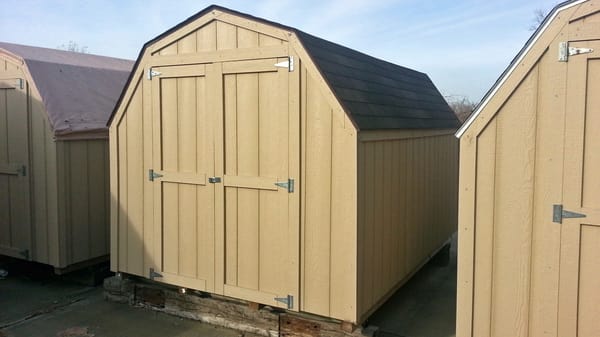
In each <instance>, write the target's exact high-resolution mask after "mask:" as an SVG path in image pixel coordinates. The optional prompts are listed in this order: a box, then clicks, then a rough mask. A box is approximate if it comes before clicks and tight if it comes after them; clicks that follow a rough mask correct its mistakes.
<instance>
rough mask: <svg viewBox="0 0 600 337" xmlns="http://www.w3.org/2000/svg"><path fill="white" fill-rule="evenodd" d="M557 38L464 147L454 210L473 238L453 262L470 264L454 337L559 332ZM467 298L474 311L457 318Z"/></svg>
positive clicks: (560, 66) (560, 94)
mask: <svg viewBox="0 0 600 337" xmlns="http://www.w3.org/2000/svg"><path fill="white" fill-rule="evenodd" d="M562 40H564V37H559V38H557V39H555V40H552V41H550V42H549V43H550V46H551V47H550V49H549V50H548V51H547V52H545V53H544V54H542V56H541V57H540V59H539V60H537V62H536V63H534V65H533V66H532V67H531V69H530V70H529V71H528V73H527V74H526V75H525V76H524V77H523V79H522V81H521V82H520V83H519V84H518V86H517V87H516V88H515V89H514V91H513V92H512V93H510V95H509V96H508V98H507V100H506V101H505V102H503V104H501V106H500V107H499V108H498V110H496V112H495V113H494V114H495V117H493V118H492V119H491V121H489V122H488V124H487V125H486V126H485V127H484V128H483V129H482V130H481V131H480V132H479V133H478V134H476V135H475V136H474V137H473V135H471V134H469V135H466V134H465V137H464V138H463V139H462V140H461V146H463V149H464V151H463V153H461V160H463V161H465V162H463V165H464V168H465V169H466V168H467V167H468V166H469V163H468V162H470V161H471V160H475V161H476V165H475V166H474V167H476V170H474V171H473V172H472V175H473V177H474V179H475V186H474V192H475V193H474V200H469V199H467V198H464V199H463V196H461V209H464V210H468V209H471V210H473V211H474V213H473V212H471V211H465V212H463V211H461V215H460V224H461V227H465V228H466V229H467V230H468V231H469V232H465V234H464V235H469V234H467V233H473V235H474V250H473V254H472V255H471V254H468V252H467V250H466V246H465V248H463V246H464V244H459V251H460V250H461V249H463V250H462V254H463V255H460V254H459V264H464V265H467V264H469V261H468V260H469V259H473V264H472V266H473V274H472V275H473V276H472V277H473V278H472V282H473V283H472V285H470V286H469V285H468V283H469V280H468V276H467V275H466V274H460V273H459V293H458V297H459V307H458V308H459V311H458V321H459V322H460V324H459V325H460V329H459V331H457V336H478V337H479V336H482V337H485V336H523V337H526V336H556V334H557V324H556V321H557V312H558V305H559V304H558V296H557V294H558V286H559V284H558V272H557V268H558V265H559V259H560V254H559V253H560V249H559V247H560V226H559V225H556V224H553V223H552V216H551V215H552V204H555V203H560V201H561V200H562V186H563V182H562V169H563V167H562V165H563V156H564V154H563V150H562V146H563V141H564V121H565V111H564V106H565V95H564V92H565V86H566V76H567V72H566V69H567V65H566V63H559V62H556V56H555V55H556V53H557V49H556V46H557V45H558V42H560V41H562ZM471 137H473V138H471ZM469 139H473V140H474V141H472V142H469V141H468V140H469ZM468 153H472V154H473V156H468ZM463 154H464V156H463ZM461 170H463V169H462V168H461ZM465 172H466V171H465ZM463 173H464V172H461V177H462V174H463ZM465 174H466V173H465ZM466 179H467V177H465V180H466ZM461 184H462V183H461ZM463 187H465V188H466V184H465V185H463ZM461 191H462V189H461ZM465 191H466V190H465ZM473 205H476V211H475V208H473ZM473 217H474V218H473ZM469 218H473V220H469ZM471 230H472V232H471ZM461 235H463V234H462V232H461ZM461 240H462V242H464V243H465V244H466V242H467V241H468V240H466V239H461ZM459 269H460V268H459ZM461 284H464V285H466V286H465V287H460V285H461ZM469 292H470V294H469ZM466 296H470V297H471V298H472V299H473V300H472V301H473V302H472V303H473V304H472V305H473V307H472V312H468V311H466V310H464V309H463V310H461V305H460V299H461V298H466ZM469 321H470V322H471V327H470V328H469V327H468V326H467V324H469V323H468V322H469Z"/></svg>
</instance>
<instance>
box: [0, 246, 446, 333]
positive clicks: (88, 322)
mask: <svg viewBox="0 0 600 337" xmlns="http://www.w3.org/2000/svg"><path fill="white" fill-rule="evenodd" d="M455 247H456V241H455V240H454V242H453V246H452V249H451V250H450V263H448V264H446V265H443V264H440V261H439V259H438V260H436V259H433V260H432V261H431V262H430V263H428V264H426V265H425V266H424V267H423V269H421V271H419V272H418V273H417V274H416V275H415V276H414V277H413V278H412V279H411V280H410V281H409V282H408V283H407V284H406V285H405V286H404V287H402V288H401V289H400V290H399V291H397V292H396V293H395V294H394V295H393V296H392V298H391V299H390V300H389V301H388V302H387V303H386V304H384V305H383V307H381V308H380V309H379V310H378V311H376V312H375V313H374V314H373V316H372V317H371V318H370V319H369V321H368V324H370V325H375V326H378V327H379V328H380V330H379V333H378V334H377V336H378V337H398V336H403V337H451V336H454V335H455V333H454V330H455V325H454V324H455V323H454V321H455V315H456V314H455V306H456V248H455ZM0 269H6V270H8V272H9V275H8V277H7V278H6V279H3V280H2V279H0V337H54V336H56V337H138V336H139V337H165V336H173V337H200V336H202V337H230V336H231V337H239V336H244V335H243V334H242V333H240V332H236V331H233V330H228V329H223V328H216V327H212V326H210V325H207V324H204V323H200V322H197V321H192V320H187V319H181V318H177V317H173V316H170V315H167V314H163V313H158V312H155V311H151V310H148V309H142V308H136V307H131V306H129V305H126V304H117V303H112V302H107V301H104V299H103V297H102V291H103V290H102V287H90V286H84V285H80V284H77V283H75V282H72V281H68V280H66V279H65V278H64V277H58V276H55V275H53V273H52V269H51V268H48V267H47V266H44V265H33V264H30V263H22V262H16V261H15V260H6V259H3V258H1V257H0ZM246 336H248V335H246Z"/></svg>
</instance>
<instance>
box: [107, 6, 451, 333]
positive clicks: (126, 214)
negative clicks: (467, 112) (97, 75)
mask: <svg viewBox="0 0 600 337" xmlns="http://www.w3.org/2000/svg"><path fill="white" fill-rule="evenodd" d="M457 127H458V121H457V119H456V117H455V116H454V114H453V113H452V111H451V110H450V108H449V107H448V105H447V104H446V102H445V101H444V99H443V98H442V96H441V95H440V93H439V92H438V90H437V89H436V87H435V86H434V85H433V83H432V82H431V80H430V79H429V78H428V76H427V75H426V74H423V73H420V72H417V71H414V70H410V69H407V68H404V67H400V66H397V65H394V64H391V63H388V62H385V61H382V60H378V59H376V58H373V57H370V56H368V55H365V54H362V53H359V52H357V51H354V50H351V49H348V48H346V47H342V46H340V45H337V44H334V43H331V42H328V41H325V40H323V39H320V38H317V37H314V36H311V35H309V34H306V33H303V32H301V31H299V30H296V29H294V28H290V27H286V26H282V25H280V24H277V23H273V22H268V21H265V20H262V19H259V18H256V17H252V16H249V15H246V14H242V13H238V12H235V11H232V10H229V9H226V8H222V7H217V6H211V7H208V8H207V9H205V10H203V11H201V12H200V13H198V14H196V15H194V16H192V17H191V18H189V19H188V20H186V21H184V22H182V23H181V24H179V25H178V26H176V27H174V28H173V29H171V30H169V31H167V32H165V33H164V34H162V35H160V36H158V37H157V38H155V39H153V40H152V41H149V42H148V43H146V44H145V45H144V47H143V49H142V51H141V52H140V56H139V58H138V60H137V62H136V66H135V67H134V71H133V72H132V74H131V76H130V78H129V82H128V85H127V86H126V88H125V90H124V92H123V95H122V97H121V99H120V101H119V103H118V105H117V107H116V110H115V112H114V114H113V116H112V121H111V123H110V144H111V145H110V149H111V150H110V155H111V196H112V197H111V200H112V204H111V207H112V210H111V226H112V230H111V232H112V238H111V249H112V250H111V266H112V270H114V271H119V272H124V273H130V274H135V275H139V276H144V277H149V278H151V279H154V280H157V281H161V282H165V283H168V284H172V285H177V286H181V287H187V288H192V289H197V290H201V291H206V292H210V293H215V294H221V295H226V296H230V297H234V298H238V299H243V300H247V301H251V302H258V303H263V304H268V305H270V306H275V307H280V308H285V309H289V310H294V311H302V312H307V313H312V314H318V315H322V316H327V317H333V318H336V319H339V320H344V321H348V322H353V323H359V322H362V321H364V320H365V319H366V318H367V317H368V315H369V314H370V313H371V312H372V311H373V310H375V309H376V308H377V307H378V306H379V305H380V304H381V303H382V302H383V301H384V300H385V299H386V298H387V297H388V296H389V295H391V294H392V293H393V291H394V290H395V289H396V288H397V287H398V286H399V285H401V284H402V283H403V282H404V281H405V280H406V279H407V278H408V277H409V276H410V275H412V273H414V272H415V271H416V270H417V269H418V268H419V266H420V265H421V264H422V263H423V262H424V261H426V260H427V258H428V257H429V256H431V254H432V253H433V252H435V251H436V250H438V249H439V248H440V247H441V246H442V245H443V244H444V243H445V242H446V241H447V240H448V238H449V237H450V235H451V233H453V232H454V231H455V229H456V198H457V186H458V185H457V184H458V183H457V172H458V162H457V160H458V147H457V145H458V144H457V141H456V140H455V139H454V137H453V132H454V130H455V129H456V128H457Z"/></svg>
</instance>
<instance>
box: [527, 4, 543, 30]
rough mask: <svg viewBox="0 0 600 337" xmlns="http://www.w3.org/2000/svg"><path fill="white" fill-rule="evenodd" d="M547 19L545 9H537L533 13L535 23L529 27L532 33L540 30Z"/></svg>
mask: <svg viewBox="0 0 600 337" xmlns="http://www.w3.org/2000/svg"><path fill="white" fill-rule="evenodd" d="M545 18H546V11H545V10H543V9H539V8H538V9H536V10H535V11H533V23H532V24H531V26H529V30H530V31H534V30H536V29H538V27H539V26H540V25H541V24H542V22H544V19H545Z"/></svg>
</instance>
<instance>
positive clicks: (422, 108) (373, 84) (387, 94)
mask: <svg viewBox="0 0 600 337" xmlns="http://www.w3.org/2000/svg"><path fill="white" fill-rule="evenodd" d="M214 10H218V11H221V12H225V13H229V14H231V15H235V16H239V17H242V18H245V19H247V20H251V21H256V22H260V23H262V24H266V25H270V26H273V27H277V28H280V29H282V30H285V31H288V32H289V33H290V34H294V35H295V36H296V37H297V38H298V40H299V41H300V43H301V44H302V46H303V47H304V49H305V50H306V52H307V54H308V55H309V57H310V58H311V60H312V62H313V63H314V64H315V66H316V68H317V69H318V70H319V71H320V73H321V75H322V76H323V78H324V79H325V81H326V82H327V84H328V86H329V88H330V89H331V91H332V92H333V94H334V95H335V97H336V98H337V100H338V101H339V102H340V105H341V106H342V107H343V108H344V110H345V111H346V113H347V114H348V116H349V117H350V119H351V120H352V121H353V122H354V124H355V126H356V127H357V128H358V129H360V130H376V129H434V128H435V129H440V128H457V127H458V126H459V125H460V123H459V121H458V119H457V118H456V116H455V115H454V113H453V112H452V110H451V109H450V107H449V106H448V104H447V103H446V101H445V100H444V98H443V97H442V95H441V94H440V92H439V91H438V90H437V88H436V87H435V85H434V84H433V82H432V81H431V79H429V77H428V76H427V75H426V74H424V73H421V72H418V71H415V70H411V69H408V68H405V67H401V66H398V65H395V64H393V63H389V62H386V61H383V60H380V59H377V58H374V57H371V56H368V55H366V54H363V53H360V52H358V51H355V50H352V49H350V48H346V47H343V46H341V45H338V44H335V43H332V42H329V41H326V40H323V39H321V38H318V37H315V36H312V35H310V34H307V33H304V32H302V31H300V30H298V29H295V28H292V27H288V26H284V25H281V24H278V23H275V22H271V21H267V20H264V19H261V18H257V17H253V16H250V15H248V14H244V13H240V12H236V11H233V10H230V9H227V8H223V7H220V6H216V5H212V6H209V7H207V8H206V9H204V10H202V11H200V12H199V13H197V14H195V15H194V16H192V17H190V18H188V19H187V20H185V21H183V22H182V23H180V24H178V25H177V26H175V27H173V28H171V29H170V30H168V31H166V32H165V33H163V34H161V35H159V36H158V37H156V38H154V39H153V40H151V41H149V42H147V43H146V44H145V45H144V47H143V48H142V50H141V52H140V56H139V57H138V63H139V62H140V60H141V59H142V56H143V55H144V52H145V50H146V48H148V47H149V46H150V45H152V44H154V43H155V42H157V41H159V40H161V39H163V38H165V37H166V36H168V35H170V34H172V33H174V32H175V31H177V30H179V29H181V28H183V27H185V26H186V25H188V24H190V23H192V22H193V21H195V20H197V19H198V18H200V17H202V16H204V15H207V14H209V13H210V12H211V11H214ZM137 65H138V64H136V67H135V68H137ZM134 73H135V71H134V72H132V75H131V76H130V79H129V81H128V85H129V82H131V80H132V79H131V77H132V76H133V74H134ZM128 85H127V86H128ZM127 86H126V87H127ZM122 95H124V92H123V94H122ZM122 99H123V97H121V99H120V100H119V102H118V104H117V107H118V106H119V104H120V103H121V100H122ZM115 112H116V108H115V111H113V115H114V114H115Z"/></svg>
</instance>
